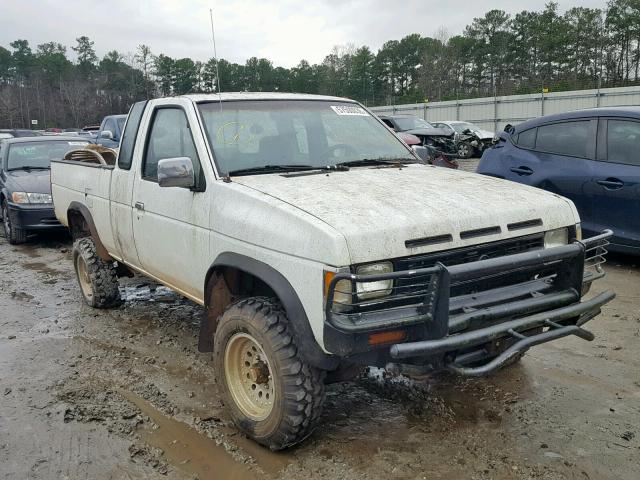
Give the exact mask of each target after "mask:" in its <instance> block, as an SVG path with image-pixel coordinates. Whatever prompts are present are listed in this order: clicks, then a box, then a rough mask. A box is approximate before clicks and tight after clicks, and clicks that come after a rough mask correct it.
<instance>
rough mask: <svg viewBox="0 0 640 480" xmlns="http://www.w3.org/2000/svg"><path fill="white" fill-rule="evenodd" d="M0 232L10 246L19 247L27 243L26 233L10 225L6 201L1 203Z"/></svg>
mask: <svg viewBox="0 0 640 480" xmlns="http://www.w3.org/2000/svg"><path fill="white" fill-rule="evenodd" d="M1 208H2V230H3V231H4V237H5V238H6V239H7V241H8V242H9V243H10V244H11V245H19V244H21V243H24V242H26V241H27V232H26V231H25V230H23V229H21V228H18V227H16V226H15V225H13V224H12V223H11V217H10V216H9V208H8V207H7V201H6V200H5V201H3V202H2V207H1Z"/></svg>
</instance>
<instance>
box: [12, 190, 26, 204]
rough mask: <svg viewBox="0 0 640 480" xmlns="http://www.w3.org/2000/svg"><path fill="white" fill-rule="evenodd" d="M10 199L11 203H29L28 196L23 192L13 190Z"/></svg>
mask: <svg viewBox="0 0 640 480" xmlns="http://www.w3.org/2000/svg"><path fill="white" fill-rule="evenodd" d="M11 201H12V202H13V203H29V197H28V194H27V193H25V192H13V193H12V194H11Z"/></svg>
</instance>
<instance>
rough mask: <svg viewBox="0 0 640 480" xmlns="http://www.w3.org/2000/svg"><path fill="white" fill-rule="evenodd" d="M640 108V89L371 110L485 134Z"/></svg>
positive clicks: (424, 104) (474, 100) (534, 95)
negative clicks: (553, 118) (577, 114)
mask: <svg viewBox="0 0 640 480" xmlns="http://www.w3.org/2000/svg"><path fill="white" fill-rule="evenodd" d="M625 105H640V87H620V88H603V89H600V90H574V91H571V92H555V93H540V94H530V95H511V96H506V97H488V98H473V99H469V100H450V101H446V102H433V103H414V104H409V105H389V106H385V107H373V108H371V110H372V111H373V112H375V113H377V114H396V113H400V114H412V115H417V116H419V117H421V118H424V119H425V120H428V121H431V122H435V121H438V120H443V121H444V120H464V121H468V122H472V123H475V124H477V125H478V126H481V127H482V128H485V129H487V130H494V131H497V130H501V129H502V128H504V126H505V125H506V124H508V123H511V124H513V125H515V124H517V123H520V122H524V121H525V120H529V119H531V118H536V117H539V116H542V115H550V114H553V113H562V112H567V111H570V110H579V109H583V108H592V107H612V106H625Z"/></svg>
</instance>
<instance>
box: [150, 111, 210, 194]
mask: <svg viewBox="0 0 640 480" xmlns="http://www.w3.org/2000/svg"><path fill="white" fill-rule="evenodd" d="M175 157H189V158H190V159H191V161H192V162H193V169H194V173H195V177H196V179H200V178H201V174H202V170H201V167H200V161H199V160H198V154H197V153H196V146H195V144H194V142H193V137H192V136H191V130H190V129H189V123H188V121H187V116H186V115H185V113H184V111H183V110H182V109H181V108H175V107H172V108H158V109H157V110H156V111H155V115H154V116H153V123H152V124H151V133H150V134H149V139H148V140H147V148H146V152H145V158H144V164H143V166H142V178H144V179H145V180H149V181H151V182H157V181H158V162H159V161H160V160H162V159H164V158H175Z"/></svg>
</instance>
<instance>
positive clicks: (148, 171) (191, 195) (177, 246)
mask: <svg viewBox="0 0 640 480" xmlns="http://www.w3.org/2000/svg"><path fill="white" fill-rule="evenodd" d="M189 108H190V107H189V106H187V105H185V106H182V105H176V104H166V105H159V106H156V107H155V109H154V111H153V112H152V114H151V118H150V120H149V127H148V134H147V139H146V143H145V148H144V152H143V158H142V166H141V167H142V168H141V170H140V171H138V172H137V175H136V176H137V178H136V180H135V183H136V185H135V187H134V192H133V200H132V203H133V234H134V239H135V245H136V250H137V252H138V258H139V260H140V265H141V267H142V269H143V270H144V271H145V272H146V273H147V274H149V275H150V276H152V277H155V278H157V279H159V280H161V281H162V282H163V283H167V284H168V285H169V286H171V287H172V288H174V289H175V290H178V291H180V292H181V293H183V294H185V295H186V296H188V297H190V298H192V299H194V300H196V301H200V300H201V299H202V298H203V295H202V293H203V288H204V285H203V279H204V278H205V276H206V272H207V269H208V268H209V263H210V258H209V243H210V242H209V207H210V201H209V195H208V192H207V188H206V185H207V181H206V180H207V178H206V177H207V175H209V174H210V175H213V173H212V172H210V170H207V171H204V170H203V168H202V166H203V164H205V166H206V163H205V162H202V161H201V159H205V158H207V157H206V152H205V150H204V146H203V145H200V148H198V147H196V142H195V141H194V137H193V135H192V132H193V131H198V130H196V129H195V125H197V120H196V118H195V115H194V113H193V112H192V111H191V110H190V109H189ZM187 112H189V113H187ZM190 117H191V118H190ZM175 157H189V158H190V159H191V161H192V162H193V167H194V172H195V174H196V175H195V176H196V186H195V187H194V188H191V189H189V188H182V187H169V188H163V187H160V185H158V162H159V161H160V160H162V159H164V158H175ZM210 178H211V177H210Z"/></svg>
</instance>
